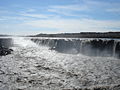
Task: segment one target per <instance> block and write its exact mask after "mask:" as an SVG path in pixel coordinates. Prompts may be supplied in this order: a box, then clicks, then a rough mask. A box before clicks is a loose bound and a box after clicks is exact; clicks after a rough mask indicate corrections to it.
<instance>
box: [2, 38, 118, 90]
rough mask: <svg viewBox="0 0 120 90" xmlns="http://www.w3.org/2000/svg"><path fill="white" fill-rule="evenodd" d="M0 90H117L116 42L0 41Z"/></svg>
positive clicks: (101, 40) (93, 39) (44, 39)
mask: <svg viewBox="0 0 120 90" xmlns="http://www.w3.org/2000/svg"><path fill="white" fill-rule="evenodd" d="M0 45H1V46H4V47H9V48H12V49H13V52H12V53H11V54H9V55H6V56H0V90H120V41H119V39H101V38H82V39H81V38H47V37H46V38H44V37H10V38H1V39H0Z"/></svg>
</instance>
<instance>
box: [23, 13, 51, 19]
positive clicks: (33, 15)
mask: <svg viewBox="0 0 120 90" xmlns="http://www.w3.org/2000/svg"><path fill="white" fill-rule="evenodd" d="M21 15H22V16H27V17H33V18H49V15H45V14H28V13H25V14H21Z"/></svg>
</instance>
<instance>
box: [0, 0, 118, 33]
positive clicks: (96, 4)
mask: <svg viewBox="0 0 120 90" xmlns="http://www.w3.org/2000/svg"><path fill="white" fill-rule="evenodd" d="M107 31H120V0H0V34H16V35H27V34H38V33H70V32H72V33H73V32H107Z"/></svg>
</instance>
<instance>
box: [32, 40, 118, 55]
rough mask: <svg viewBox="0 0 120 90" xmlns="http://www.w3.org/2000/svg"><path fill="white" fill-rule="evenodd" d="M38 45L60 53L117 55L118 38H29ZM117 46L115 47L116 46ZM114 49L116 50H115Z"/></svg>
mask: <svg viewBox="0 0 120 90" xmlns="http://www.w3.org/2000/svg"><path fill="white" fill-rule="evenodd" d="M31 40H32V41H33V42H35V43H37V44H38V45H46V46H49V47H50V49H54V50H56V51H59V52H62V53H72V54H76V53H81V54H84V55H88V56H104V57H108V56H113V57H119V56H120V53H119V50H118V48H119V47H120V45H119V43H120V42H119V40H115V39H62V38H61V39H60V38H59V39H55V38H54V39H47V38H46V39H37V38H35V39H34V38H33V39H31ZM116 46H117V47H116ZM116 50H118V51H117V52H116Z"/></svg>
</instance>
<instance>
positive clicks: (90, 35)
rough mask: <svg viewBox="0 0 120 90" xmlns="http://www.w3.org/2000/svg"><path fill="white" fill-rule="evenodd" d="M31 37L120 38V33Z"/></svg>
mask: <svg viewBox="0 0 120 90" xmlns="http://www.w3.org/2000/svg"><path fill="white" fill-rule="evenodd" d="M31 37H63V38H64V37H65V38H120V32H81V33H59V34H37V35H33V36H31Z"/></svg>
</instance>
